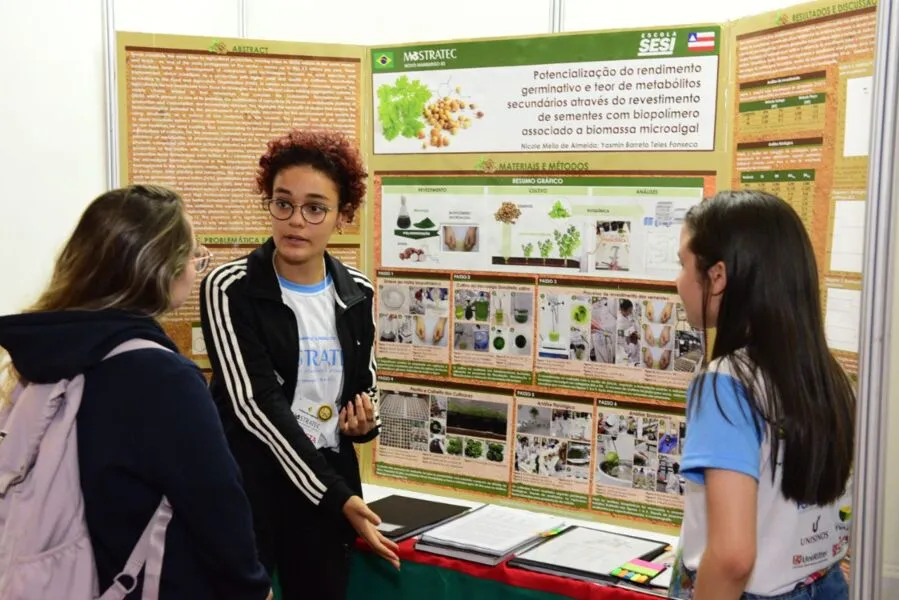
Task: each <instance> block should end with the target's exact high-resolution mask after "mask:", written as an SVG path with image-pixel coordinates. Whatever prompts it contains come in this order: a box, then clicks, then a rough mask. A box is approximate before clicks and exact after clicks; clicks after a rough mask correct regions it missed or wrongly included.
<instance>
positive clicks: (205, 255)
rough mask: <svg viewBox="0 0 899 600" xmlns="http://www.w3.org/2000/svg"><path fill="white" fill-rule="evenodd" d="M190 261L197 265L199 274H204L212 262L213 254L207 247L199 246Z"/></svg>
mask: <svg viewBox="0 0 899 600" xmlns="http://www.w3.org/2000/svg"><path fill="white" fill-rule="evenodd" d="M190 260H191V261H192V262H195V263H196V267H197V273H202V272H203V271H205V270H206V269H208V268H209V263H211V262H212V252H210V251H209V248H207V247H206V246H197V247H196V249H195V250H194V257H193V258H192V259H190Z"/></svg>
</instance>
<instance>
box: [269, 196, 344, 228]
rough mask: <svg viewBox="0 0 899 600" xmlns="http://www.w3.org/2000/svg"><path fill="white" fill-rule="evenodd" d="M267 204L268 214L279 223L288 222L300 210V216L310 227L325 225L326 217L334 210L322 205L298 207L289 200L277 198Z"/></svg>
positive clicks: (271, 199) (270, 199)
mask: <svg viewBox="0 0 899 600" xmlns="http://www.w3.org/2000/svg"><path fill="white" fill-rule="evenodd" d="M266 204H267V205H268V212H270V213H271V215H272V216H273V217H275V218H276V219H278V220H279V221H287V220H288V219H290V218H291V217H292V216H293V214H294V213H295V212H296V210H297V209H298V208H299V209H300V214H301V215H303V220H305V221H306V222H307V223H309V224H310V225H318V224H320V223H323V222H324V220H325V217H327V216H328V213H329V212H331V210H332V209H330V208H328V207H327V206H322V205H321V204H314V203H313V204H303V205H302V206H297V205H296V204H294V203H293V202H288V201H287V200H278V199H277V198H269V199H268V200H266Z"/></svg>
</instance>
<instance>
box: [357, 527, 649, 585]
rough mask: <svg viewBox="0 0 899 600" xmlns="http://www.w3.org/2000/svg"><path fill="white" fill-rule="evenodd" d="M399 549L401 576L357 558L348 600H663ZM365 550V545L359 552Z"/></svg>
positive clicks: (377, 561)
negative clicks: (501, 599)
mask: <svg viewBox="0 0 899 600" xmlns="http://www.w3.org/2000/svg"><path fill="white" fill-rule="evenodd" d="M414 545H415V540H414V539H412V540H406V541H404V542H402V543H401V544H400V551H399V556H400V561H401V567H400V571H396V570H395V569H394V568H393V567H392V566H390V564H389V563H387V562H386V561H385V560H383V559H381V558H379V557H378V556H376V555H375V554H373V553H372V552H370V551H368V550H367V549H364V550H360V551H358V552H356V554H355V556H354V557H353V566H352V569H353V570H352V576H351V579H350V589H349V592H348V594H347V598H364V599H365V600H421V599H422V598H424V597H427V599H428V600H450V599H452V600H458V599H460V598H462V599H467V600H475V599H478V598H505V599H508V600H562V599H564V598H575V599H577V600H658V596H651V595H648V594H640V593H637V592H631V591H629V590H624V589H620V588H614V587H607V586H599V585H596V584H592V583H587V582H585V581H578V580H575V579H568V578H565V577H558V576H555V575H543V574H541V573H532V572H530V571H525V570H523V569H516V568H514V567H509V566H506V565H505V564H501V565H497V566H496V567H488V566H485V565H479V564H475V563H470V562H466V561H461V560H456V559H452V558H445V557H443V556H437V555H434V554H428V553H426V552H418V551H417V550H415V548H414V547H413V546H414ZM361 547H362V546H361V545H360V548H361Z"/></svg>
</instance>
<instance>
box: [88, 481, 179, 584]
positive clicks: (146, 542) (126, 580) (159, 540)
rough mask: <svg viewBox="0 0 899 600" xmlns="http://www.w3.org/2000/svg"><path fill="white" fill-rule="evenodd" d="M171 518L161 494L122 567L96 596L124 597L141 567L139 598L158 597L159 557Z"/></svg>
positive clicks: (169, 509)
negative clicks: (142, 571)
mask: <svg viewBox="0 0 899 600" xmlns="http://www.w3.org/2000/svg"><path fill="white" fill-rule="evenodd" d="M171 519H172V505H171V504H169V501H168V499H167V498H166V497H164V496H163V498H162V501H161V502H160V503H159V507H158V508H157V509H156V512H155V513H154V514H153V518H152V519H150V522H149V523H147V526H146V527H145V528H144V532H143V534H141V536H140V539H139V540H138V541H137V544H135V546H134V549H133V550H132V551H131V556H129V557H128V560H127V561H126V562H125V568H124V569H122V572H121V573H119V574H118V575H116V576H115V578H114V579H113V582H112V585H111V586H109V589H107V590H106V591H105V592H104V593H103V595H102V596H100V600H124V598H125V597H126V596H127V595H128V594H130V593H131V592H133V591H134V588H136V587H137V576H138V575H140V572H141V569H144V589H143V593H142V595H141V600H156V599H157V598H158V597H159V586H160V576H161V574H162V561H163V557H164V555H165V531H166V528H167V527H168V525H169V521H170V520H171Z"/></svg>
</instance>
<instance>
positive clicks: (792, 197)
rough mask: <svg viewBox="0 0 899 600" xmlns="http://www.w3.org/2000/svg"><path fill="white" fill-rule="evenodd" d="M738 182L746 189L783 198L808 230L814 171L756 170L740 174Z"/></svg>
mask: <svg viewBox="0 0 899 600" xmlns="http://www.w3.org/2000/svg"><path fill="white" fill-rule="evenodd" d="M740 183H741V184H742V187H743V188H744V189H747V190H759V191H763V192H768V193H769V194H773V195H775V196H777V197H778V198H783V199H784V200H785V201H786V202H787V203H788V204H789V205H790V206H792V207H793V209H794V210H795V211H796V212H797V213H799V217H800V218H801V219H802V222H803V224H804V225H805V226H806V228H807V229H808V230H811V228H812V222H813V219H814V213H815V171H814V170H812V169H801V170H796V171H757V172H748V173H741V174H740Z"/></svg>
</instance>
